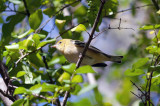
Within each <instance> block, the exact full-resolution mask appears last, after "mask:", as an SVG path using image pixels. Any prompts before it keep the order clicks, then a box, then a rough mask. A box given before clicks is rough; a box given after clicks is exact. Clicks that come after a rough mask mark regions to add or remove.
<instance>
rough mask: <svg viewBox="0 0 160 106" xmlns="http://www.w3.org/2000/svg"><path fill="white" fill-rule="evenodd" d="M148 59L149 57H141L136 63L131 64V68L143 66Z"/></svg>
mask: <svg viewBox="0 0 160 106" xmlns="http://www.w3.org/2000/svg"><path fill="white" fill-rule="evenodd" d="M148 61H149V58H141V59H139V60H138V61H137V62H136V63H134V64H133V65H132V68H133V69H136V68H140V67H142V66H144V65H145V64H146V63H147V62H148Z"/></svg>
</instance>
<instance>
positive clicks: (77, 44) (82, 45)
mask: <svg viewBox="0 0 160 106" xmlns="http://www.w3.org/2000/svg"><path fill="white" fill-rule="evenodd" d="M72 42H73V44H75V45H76V46H80V47H83V48H84V47H85V44H86V43H84V42H82V41H79V40H72ZM89 49H90V50H93V51H95V52H99V53H101V52H102V51H101V50H99V49H97V48H96V47H94V46H91V45H90V46H89Z"/></svg>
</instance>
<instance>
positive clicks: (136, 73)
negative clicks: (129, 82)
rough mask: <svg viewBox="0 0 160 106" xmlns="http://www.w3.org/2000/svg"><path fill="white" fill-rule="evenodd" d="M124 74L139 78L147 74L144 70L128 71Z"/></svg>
mask: <svg viewBox="0 0 160 106" xmlns="http://www.w3.org/2000/svg"><path fill="white" fill-rule="evenodd" d="M124 74H125V75H126V76H139V75H142V74H145V72H144V71H143V70H142V69H127V70H126V71H125V72H124Z"/></svg>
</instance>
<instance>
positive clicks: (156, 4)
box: [152, 0, 159, 11]
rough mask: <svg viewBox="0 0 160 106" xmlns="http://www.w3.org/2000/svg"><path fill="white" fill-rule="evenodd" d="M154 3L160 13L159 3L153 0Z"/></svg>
mask: <svg viewBox="0 0 160 106" xmlns="http://www.w3.org/2000/svg"><path fill="white" fill-rule="evenodd" d="M152 2H153V4H154V6H155V8H156V10H157V11H158V10H159V5H158V3H157V2H156V1H155V0H152Z"/></svg>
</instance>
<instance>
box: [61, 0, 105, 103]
mask: <svg viewBox="0 0 160 106" xmlns="http://www.w3.org/2000/svg"><path fill="white" fill-rule="evenodd" d="M105 2H106V0H101V4H100V9H99V11H98V15H97V17H96V19H95V21H94V24H93V29H92V31H91V34H90V36H89V39H88V41H87V43H86V45H85V47H84V50H83V52H82V54H80V55H79V59H78V61H77V63H76V69H77V68H79V66H80V64H81V62H82V60H83V58H84V56H85V53H86V51H87V49H88V47H89V45H90V43H91V41H92V39H93V35H94V32H95V30H96V28H97V25H98V23H99V20H100V16H101V12H102V9H103V7H104V4H105ZM73 76H74V74H72V77H71V79H72V78H73ZM69 94H70V92H69V91H66V93H65V96H64V99H63V102H62V106H65V105H66V103H67V99H68V97H69Z"/></svg>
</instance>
